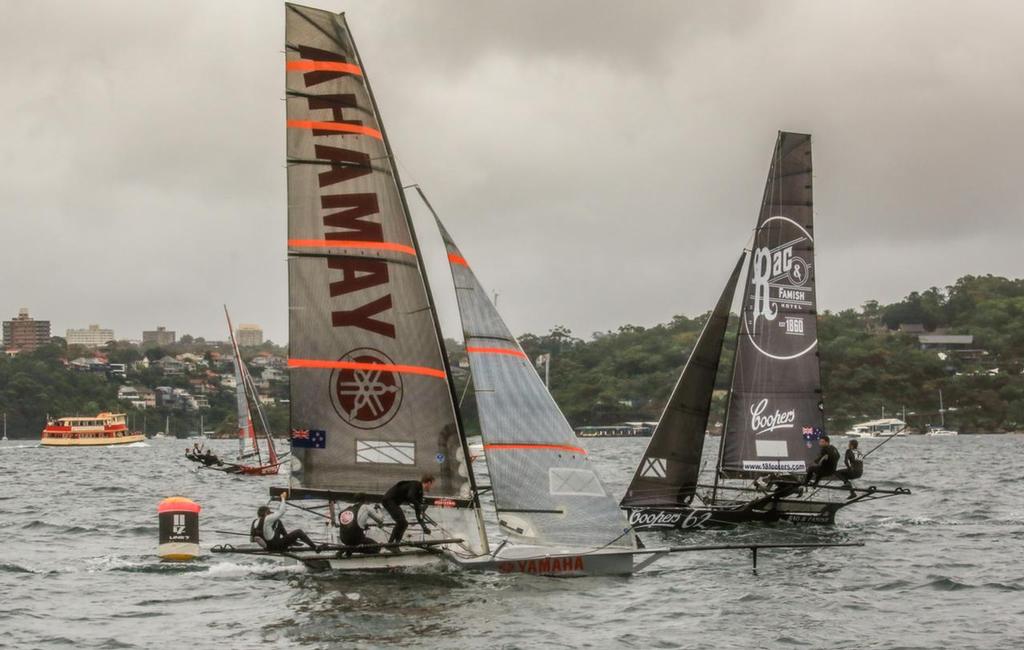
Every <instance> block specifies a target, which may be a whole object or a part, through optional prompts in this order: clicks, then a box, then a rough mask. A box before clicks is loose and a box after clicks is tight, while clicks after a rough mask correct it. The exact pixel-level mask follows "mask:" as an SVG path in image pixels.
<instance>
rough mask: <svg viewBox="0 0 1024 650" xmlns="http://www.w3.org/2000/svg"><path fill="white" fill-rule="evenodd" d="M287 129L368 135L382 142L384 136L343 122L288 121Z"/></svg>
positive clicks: (368, 128) (363, 127) (360, 126)
mask: <svg viewBox="0 0 1024 650" xmlns="http://www.w3.org/2000/svg"><path fill="white" fill-rule="evenodd" d="M288 128H289V129H317V130H320V131H340V132H341V133H355V134H356V135H368V136H370V137H371V138H377V139H378V140H383V139H384V136H382V135H381V134H380V131H378V130H377V129H371V128H370V127H368V126H362V125H360V124H345V123H344V122H311V121H310V120H288Z"/></svg>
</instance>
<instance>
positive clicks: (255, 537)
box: [249, 517, 284, 548]
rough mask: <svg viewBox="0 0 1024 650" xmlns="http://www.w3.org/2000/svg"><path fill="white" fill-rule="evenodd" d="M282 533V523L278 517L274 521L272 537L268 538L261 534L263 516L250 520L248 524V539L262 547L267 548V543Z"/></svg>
mask: <svg viewBox="0 0 1024 650" xmlns="http://www.w3.org/2000/svg"><path fill="white" fill-rule="evenodd" d="M283 534H284V524H282V523H281V520H280V519H278V520H277V521H275V522H274V539H273V540H268V539H267V538H266V537H264V536H263V517H258V518H256V519H253V520H252V525H251V526H249V541H250V542H256V543H257V544H259V545H260V546H261V547H263V548H267V543H268V542H271V541H274V540H277V539H279V538H280V537H281V536H282V535H283Z"/></svg>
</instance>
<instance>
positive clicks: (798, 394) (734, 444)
mask: <svg viewBox="0 0 1024 650" xmlns="http://www.w3.org/2000/svg"><path fill="white" fill-rule="evenodd" d="M812 197H813V194H812V164H811V136H810V135H805V134H800V133H786V132H780V133H779V137H778V140H777V141H776V144H775V151H774V154H773V156H772V164H771V168H770V171H769V174H768V181H767V184H766V186H765V193H764V200H763V202H762V205H761V212H760V215H759V217H758V221H757V229H756V231H755V233H754V242H753V246H752V249H751V254H750V262H749V265H748V268H747V280H746V283H745V284H744V285H743V287H742V296H743V301H742V308H741V312H740V323H739V337H738V340H737V346H736V361H735V366H734V370H733V382H732V390H731V391H730V398H729V400H730V401H729V409H728V415H727V419H726V428H725V435H724V437H723V440H722V453H721V457H720V470H721V474H722V475H723V476H727V477H729V476H733V477H750V476H756V475H758V474H763V473H798V472H803V471H804V470H805V468H806V466H807V464H808V462H809V461H810V460H811V459H812V458H814V457H815V456H816V455H817V442H816V441H817V439H818V438H819V437H821V436H822V435H823V434H824V415H823V412H822V411H823V406H822V400H821V375H820V370H819V366H818V328H817V301H816V295H815V264H814V222H813V214H814V208H813V198H812Z"/></svg>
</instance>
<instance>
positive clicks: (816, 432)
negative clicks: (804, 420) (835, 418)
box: [803, 427, 825, 447]
mask: <svg viewBox="0 0 1024 650" xmlns="http://www.w3.org/2000/svg"><path fill="white" fill-rule="evenodd" d="M803 431H804V442H806V443H807V446H808V447H811V446H812V445H813V444H814V441H815V440H818V439H819V438H821V437H822V436H823V435H825V431H824V429H822V428H821V427H804V428H803Z"/></svg>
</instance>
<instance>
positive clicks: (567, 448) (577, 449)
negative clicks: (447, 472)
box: [484, 445, 587, 456]
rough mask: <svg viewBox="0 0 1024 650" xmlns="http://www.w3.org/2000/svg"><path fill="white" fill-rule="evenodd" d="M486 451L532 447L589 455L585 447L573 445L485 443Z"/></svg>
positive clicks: (541, 449) (533, 448) (534, 448)
mask: <svg viewBox="0 0 1024 650" xmlns="http://www.w3.org/2000/svg"><path fill="white" fill-rule="evenodd" d="M484 449H485V450H486V451H492V450H493V451H505V450H510V449H532V450H540V451H571V452H573V453H576V454H583V455H584V456H586V455H587V450H586V449H584V448H583V447H573V446H572V445H484Z"/></svg>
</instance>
